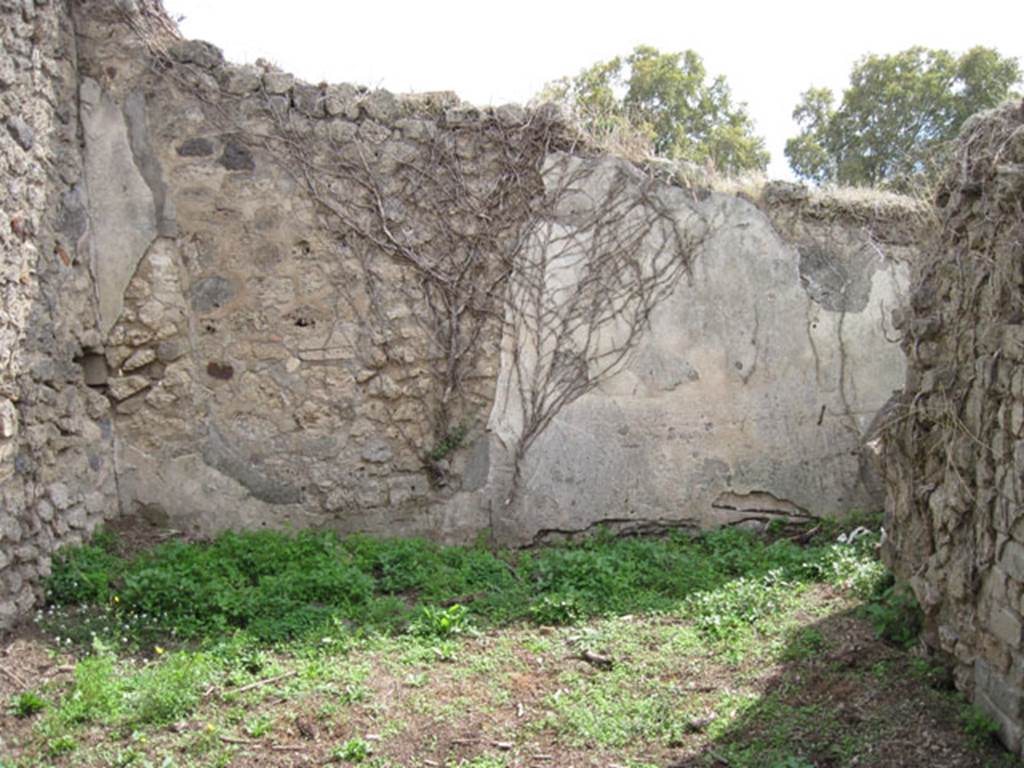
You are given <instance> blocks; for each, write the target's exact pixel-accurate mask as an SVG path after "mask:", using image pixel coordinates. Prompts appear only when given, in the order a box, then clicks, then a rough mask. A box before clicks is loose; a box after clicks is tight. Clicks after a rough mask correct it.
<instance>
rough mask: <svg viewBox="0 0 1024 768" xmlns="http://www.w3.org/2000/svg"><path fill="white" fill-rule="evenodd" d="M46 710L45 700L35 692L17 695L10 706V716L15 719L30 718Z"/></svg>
mask: <svg viewBox="0 0 1024 768" xmlns="http://www.w3.org/2000/svg"><path fill="white" fill-rule="evenodd" d="M44 709H46V700H45V699H43V697H42V696H40V695H39V694H38V693H36V692H35V691H25V692H24V693H21V694H18V696H16V697H15V698H14V701H13V703H12V704H11V714H13V715H14V716H15V717H21V718H26V717H32V716H33V715H37V714H39V713H40V712H42V711H43V710H44Z"/></svg>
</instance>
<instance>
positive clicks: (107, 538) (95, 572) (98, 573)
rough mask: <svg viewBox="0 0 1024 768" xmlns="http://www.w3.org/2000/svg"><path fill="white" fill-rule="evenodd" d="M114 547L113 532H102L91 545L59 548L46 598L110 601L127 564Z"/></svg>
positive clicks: (61, 602) (66, 601)
mask: <svg viewBox="0 0 1024 768" xmlns="http://www.w3.org/2000/svg"><path fill="white" fill-rule="evenodd" d="M114 549H115V539H114V537H113V535H112V534H109V533H105V532H103V531H99V532H97V534H96V535H95V536H93V538H92V541H91V542H90V543H88V544H83V545H81V546H77V547H65V548H63V549H61V550H60V551H58V552H57V553H56V555H54V558H53V566H52V572H51V574H50V577H49V579H48V580H47V583H46V599H47V601H48V602H50V603H52V604H56V605H66V604H72V603H100V604H102V603H105V602H107V601H108V600H109V599H110V596H111V589H112V584H113V583H114V581H115V580H116V579H117V578H118V576H119V575H120V572H121V568H122V567H123V565H124V561H123V560H121V559H120V558H118V557H117V556H116V555H115V554H114Z"/></svg>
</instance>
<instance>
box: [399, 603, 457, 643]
mask: <svg viewBox="0 0 1024 768" xmlns="http://www.w3.org/2000/svg"><path fill="white" fill-rule="evenodd" d="M471 627H472V624H471V622H470V620H469V610H468V609H467V608H466V606H464V605H459V604H458V603H456V604H455V605H452V606H449V607H448V608H435V607H434V606H432V605H425V606H423V608H422V609H421V610H420V615H419V616H418V617H417V618H416V620H415V621H414V622H413V623H412V626H411V627H410V631H411V632H412V634H414V635H416V636H417V637H434V638H438V639H442V640H443V639H445V638H449V637H453V636H455V635H461V634H464V633H466V632H467V631H469V630H470V629H471Z"/></svg>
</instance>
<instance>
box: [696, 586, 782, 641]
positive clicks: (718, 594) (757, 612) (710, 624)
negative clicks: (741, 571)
mask: <svg viewBox="0 0 1024 768" xmlns="http://www.w3.org/2000/svg"><path fill="white" fill-rule="evenodd" d="M798 589H799V585H798V584H796V583H793V582H790V581H787V580H786V579H785V578H783V575H782V573H781V572H779V571H769V572H768V573H766V574H765V575H763V576H761V577H759V578H747V577H743V576H741V577H739V578H737V579H733V580H732V581H729V582H727V583H726V584H723V585H722V586H720V587H718V588H717V589H713V590H709V591H706V592H700V593H698V594H696V595H694V596H693V597H692V598H690V600H689V601H688V607H689V612H690V614H691V615H692V616H693V618H694V621H695V623H696V625H697V628H698V630H699V631H700V632H701V634H703V635H704V636H705V637H707V638H709V639H712V640H725V639H728V638H729V637H730V636H731V635H733V634H734V633H735V632H736V631H737V630H742V629H744V628H746V627H749V626H751V625H753V624H756V623H757V622H758V621H760V620H761V619H764V618H765V617H767V616H770V615H772V614H774V613H776V612H778V611H780V610H781V609H782V608H784V607H785V606H786V605H788V604H789V603H790V602H791V601H792V597H793V595H794V594H795V593H796V591H797V590H798Z"/></svg>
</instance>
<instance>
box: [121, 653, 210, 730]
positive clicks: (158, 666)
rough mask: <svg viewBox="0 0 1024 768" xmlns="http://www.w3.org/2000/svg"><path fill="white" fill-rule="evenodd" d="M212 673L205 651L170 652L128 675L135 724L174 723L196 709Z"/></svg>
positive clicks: (128, 708)
mask: <svg viewBox="0 0 1024 768" xmlns="http://www.w3.org/2000/svg"><path fill="white" fill-rule="evenodd" d="M210 673H211V662H210V659H209V658H208V657H207V656H206V655H205V654H201V653H191V652H188V651H181V652H178V653H172V654H168V655H167V656H166V657H165V658H163V659H161V660H160V661H159V662H158V663H154V664H151V665H149V666H147V667H144V668H143V669H142V670H140V671H139V672H137V673H135V674H134V675H130V676H129V677H128V678H127V682H126V688H127V689H128V691H127V693H128V695H127V701H126V712H125V715H126V718H127V719H128V720H129V721H130V722H131V724H133V725H144V724H162V723H171V722H174V721H175V720H178V719H180V718H182V717H184V716H186V715H188V714H189V713H190V712H192V711H193V710H194V709H195V708H196V706H197V705H198V704H199V701H200V699H201V689H202V686H203V684H204V683H205V682H206V681H207V680H208V679H209V676H210Z"/></svg>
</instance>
